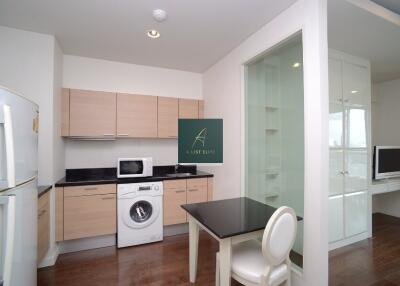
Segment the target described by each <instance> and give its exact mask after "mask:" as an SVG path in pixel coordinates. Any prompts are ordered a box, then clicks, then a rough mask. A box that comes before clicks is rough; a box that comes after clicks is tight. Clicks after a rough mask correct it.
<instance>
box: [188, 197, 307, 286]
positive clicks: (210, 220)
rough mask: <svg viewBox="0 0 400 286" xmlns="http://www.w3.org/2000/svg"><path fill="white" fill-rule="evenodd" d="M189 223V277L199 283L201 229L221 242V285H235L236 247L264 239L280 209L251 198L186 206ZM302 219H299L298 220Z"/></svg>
mask: <svg viewBox="0 0 400 286" xmlns="http://www.w3.org/2000/svg"><path fill="white" fill-rule="evenodd" d="M182 208H183V209H184V210H185V211H186V212H187V216H188V221H189V278H190V282H191V283H195V282H196V274H197V257H198V252H199V230H200V229H202V230H205V231H206V232H208V233H209V234H210V235H211V236H212V237H213V238H215V239H216V240H217V241H218V242H219V259H220V261H219V264H220V269H219V272H220V285H223V286H228V285H230V283H231V257H232V245H234V244H236V243H240V242H243V241H246V240H251V239H258V238H261V237H262V235H263V233H264V229H265V226H266V225H267V223H268V221H269V219H270V218H271V216H272V214H273V213H274V212H275V211H276V208H275V207H273V206H270V205H267V204H264V203H261V202H258V201H255V200H253V199H250V198H248V197H239V198H233V199H225V200H216V201H208V202H202V203H193V204H185V205H182ZM301 219H302V218H300V217H298V220H301Z"/></svg>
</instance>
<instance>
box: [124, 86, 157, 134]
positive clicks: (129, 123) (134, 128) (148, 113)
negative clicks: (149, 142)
mask: <svg viewBox="0 0 400 286" xmlns="http://www.w3.org/2000/svg"><path fill="white" fill-rule="evenodd" d="M117 136H118V137H142V138H149V137H157V97H156V96H146V95H136V94H125V93H118V94H117Z"/></svg>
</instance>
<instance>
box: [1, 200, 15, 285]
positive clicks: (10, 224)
mask: <svg viewBox="0 0 400 286" xmlns="http://www.w3.org/2000/svg"><path fill="white" fill-rule="evenodd" d="M0 205H2V206H3V207H6V208H7V215H6V218H7V219H6V220H7V221H6V235H5V244H4V245H5V247H4V260H3V261H4V265H3V273H2V279H3V281H2V282H3V286H11V274H12V264H13V255H14V238H15V196H14V195H10V196H0Z"/></svg>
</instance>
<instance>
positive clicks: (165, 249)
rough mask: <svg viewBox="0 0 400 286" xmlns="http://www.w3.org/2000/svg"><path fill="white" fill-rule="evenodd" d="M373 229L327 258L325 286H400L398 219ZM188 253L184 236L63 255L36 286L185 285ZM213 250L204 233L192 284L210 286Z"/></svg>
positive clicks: (379, 218) (377, 221) (378, 218)
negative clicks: (128, 246) (194, 279)
mask: <svg viewBox="0 0 400 286" xmlns="http://www.w3.org/2000/svg"><path fill="white" fill-rule="evenodd" d="M373 225H374V235H373V239H370V240H367V241H363V242H360V243H356V244H353V245H351V246H348V247H344V248H341V249H338V250H335V251H333V252H332V253H331V254H330V265H329V268H330V275H329V285H331V286H347V285H348V286H358V285H360V286H361V285H362V286H392V285H400V219H399V218H393V217H389V216H386V215H380V214H377V215H374V219H373ZM188 249H189V247H188V237H187V235H179V236H173V237H168V238H166V239H165V240H164V241H163V242H162V243H154V244H149V245H142V246H137V247H130V248H124V249H119V250H117V249H116V248H115V247H106V248H100V249H96V250H88V251H81V252H76V253H70V254H63V255H60V257H59V258H58V261H57V263H56V265H55V266H53V267H48V268H44V269H40V270H39V271H38V286H101V285H107V286H117V285H118V286H128V285H151V286H155V285H157V286H158V285H160V286H161V285H163V286H168V285H189V283H188V281H189V274H188V273H189V270H188V261H189V257H188V255H189V253H188ZM217 251H218V244H217V243H216V241H215V240H214V239H212V238H211V237H210V236H208V234H206V233H202V234H201V235H200V248H199V262H198V275H197V283H196V285H202V286H203V285H204V286H208V285H214V279H215V252H217ZM238 285H240V284H238V283H236V282H232V286H238Z"/></svg>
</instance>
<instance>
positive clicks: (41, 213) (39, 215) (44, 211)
mask: <svg viewBox="0 0 400 286" xmlns="http://www.w3.org/2000/svg"><path fill="white" fill-rule="evenodd" d="M45 213H46V210H42V211H40V213H39V214H38V218H41V217H42V216H43V215H44V214H45Z"/></svg>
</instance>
